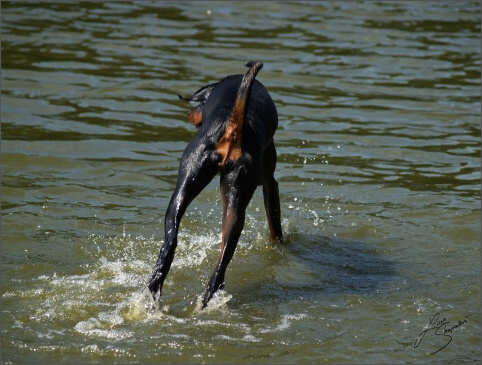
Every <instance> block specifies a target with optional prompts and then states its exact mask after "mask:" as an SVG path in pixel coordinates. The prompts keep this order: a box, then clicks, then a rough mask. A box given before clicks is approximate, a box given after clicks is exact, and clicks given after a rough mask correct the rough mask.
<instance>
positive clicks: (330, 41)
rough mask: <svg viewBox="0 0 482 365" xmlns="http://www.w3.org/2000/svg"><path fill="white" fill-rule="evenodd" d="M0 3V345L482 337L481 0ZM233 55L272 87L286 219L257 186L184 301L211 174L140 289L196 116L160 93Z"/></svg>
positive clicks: (214, 204)
mask: <svg viewBox="0 0 482 365" xmlns="http://www.w3.org/2000/svg"><path fill="white" fill-rule="evenodd" d="M1 22H2V73H1V82H2V99H1V119H2V156H1V157H2V161H1V162H2V198H1V199H2V200H1V203H2V246H1V247H2V279H1V284H2V287H1V291H2V297H1V307H2V317H1V323H2V332H1V333H2V338H1V357H2V358H1V360H2V362H4V363H47V362H48V363H100V362H102V363H354V362H355V363H370V364H372V363H409V362H411V363H444V362H445V363H460V362H476V361H480V360H481V353H480V341H481V330H480V312H481V303H480V283H481V282H480V273H481V270H480V259H481V257H480V237H481V229H480V220H481V215H480V145H481V144H480V56H481V55H480V4H479V3H477V2H441V3H440V2H403V3H402V2H380V3H372V2H368V3H352V2H316V3H314V2H313V3H309V2H308V3H306V2H303V3H300V2H296V3H277V2H262V3H261V2H246V3H245V2H223V3H221V2H192V3H188V2H187V3H182V2H176V3H174V2H168V3H161V2H118V3H117V2H91V3H85V2H84V3H70V2H69V3H53V4H50V3H44V2H42V3H30V4H27V3H12V2H4V3H2V19H1ZM248 60H260V61H263V62H264V64H265V67H264V68H263V70H262V71H261V72H260V74H259V75H258V79H259V80H260V81H261V82H262V83H263V84H264V85H265V86H266V87H267V89H268V90H269V91H270V93H271V95H272V97H273V99H274V100H275V103H276V105H277V107H278V113H279V117H280V121H279V128H278V131H277V133H276V135H275V142H276V145H277V148H278V155H279V158H278V167H277V172H276V178H277V179H278V180H279V183H280V194H281V208H282V219H283V230H284V232H285V237H286V239H285V241H286V242H285V243H284V244H273V243H271V242H269V241H268V239H267V224H266V219H265V213H264V208H263V203H262V197H261V192H260V191H258V192H257V193H256V194H255V197H254V199H253V201H252V202H251V204H250V206H249V209H248V213H247V221H246V225H245V229H244V232H243V234H242V236H241V239H240V242H239V246H238V249H237V251H236V253H235V256H234V259H233V261H232V262H231V264H230V266H229V268H228V271H227V277H226V291H225V292H221V293H220V295H218V296H217V297H216V298H215V299H214V300H213V301H212V302H211V304H210V306H209V307H208V308H207V309H206V310H204V311H200V310H199V307H200V296H201V295H202V294H203V288H204V285H205V283H206V282H207V280H208V278H209V276H210V274H211V272H212V270H213V268H214V264H215V261H216V259H217V256H218V252H219V246H220V235H221V210H222V204H221V198H220V192H219V181H218V179H215V180H214V181H213V182H212V183H211V184H210V185H209V186H208V187H207V188H206V189H205V190H204V191H203V193H202V194H201V195H200V196H199V197H198V198H197V199H196V200H195V201H194V203H193V204H192V205H191V206H190V208H189V210H188V212H187V215H186V217H185V218H184V220H183V222H182V226H181V232H180V237H179V247H178V249H177V251H176V257H175V260H174V263H173V267H172V269H171V272H170V275H169V277H168V280H167V281H166V285H165V289H164V295H163V301H162V303H161V304H160V305H159V306H158V307H156V306H155V305H154V304H153V303H152V302H151V300H150V297H149V295H148V293H147V291H146V281H147V279H148V277H149V275H150V273H151V270H152V267H153V265H154V263H155V260H156V258H157V254H158V251H159V247H160V245H161V244H162V242H163V239H164V237H163V219H164V212H165V209H166V207H167V203H168V201H169V198H170V195H171V193H172V191H173V188H174V185H175V181H176V176H177V168H178V163H179V159H180V156H181V153H182V151H183V149H184V147H185V146H186V144H187V142H188V141H190V140H191V139H192V137H193V136H194V134H195V130H194V128H193V127H192V126H191V125H190V124H189V122H188V121H187V118H186V114H187V112H188V111H189V105H187V104H186V103H184V102H182V101H180V100H178V98H177V95H176V94H177V93H180V94H182V95H185V96H188V95H190V94H191V93H193V92H194V91H196V90H197V89H198V88H200V87H201V86H203V85H205V84H207V83H211V82H215V81H218V80H220V79H221V78H222V77H224V76H225V75H228V74H236V73H243V72H244V71H245V69H244V67H243V63H244V62H246V61H248ZM437 313H440V315H439V316H437ZM443 318H445V321H443ZM430 321H432V322H433V323H434V325H437V326H441V328H440V329H439V333H440V331H443V329H445V330H446V331H448V330H449V329H450V330H451V332H445V333H443V332H442V333H443V334H444V336H440V335H437V333H436V332H435V329H429V328H430V327H432V326H433V325H431V326H430V325H429V323H430ZM446 322H450V323H446ZM459 324H460V326H459ZM454 325H455V326H457V327H455V328H452V327H453V326H454ZM425 329H429V330H428V331H427V332H426V335H425V336H424V337H419V336H420V335H422V333H423V331H424V330H425ZM449 335H450V336H451V342H450V343H449V344H448V345H447V346H446V347H444V348H443V349H441V348H442V347H443V346H444V345H445V344H446V343H447V341H448V337H447V336H449ZM417 337H419V339H420V338H421V339H422V341H421V342H420V343H419V344H418V346H414V345H416V344H415V341H416V339H417ZM440 349H441V350H440ZM438 350H440V351H438ZM436 351H438V352H436ZM433 352H436V353H435V354H433V355H431V353H433Z"/></svg>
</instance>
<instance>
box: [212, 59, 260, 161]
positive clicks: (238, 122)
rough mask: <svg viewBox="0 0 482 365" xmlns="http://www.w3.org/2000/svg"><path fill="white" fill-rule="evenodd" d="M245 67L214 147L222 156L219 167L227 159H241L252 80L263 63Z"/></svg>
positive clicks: (253, 63)
mask: <svg viewBox="0 0 482 365" xmlns="http://www.w3.org/2000/svg"><path fill="white" fill-rule="evenodd" d="M246 67H249V70H248V72H246V74H245V75H244V77H243V79H242V80H241V85H240V86H239V89H238V92H237V94H236V101H235V102H234V108H233V111H232V113H231V116H230V118H229V123H228V126H227V127H226V131H225V133H224V135H223V137H222V138H221V140H220V141H219V143H218V144H217V146H216V149H217V150H218V152H219V153H220V154H221V156H222V161H221V162H220V166H221V167H224V166H225V165H226V162H227V161H228V159H231V160H237V159H238V158H240V157H241V154H242V151H241V140H242V133H243V124H244V119H245V117H246V111H247V109H248V104H249V99H250V97H251V90H252V89H253V84H254V79H255V77H256V75H257V74H258V72H259V70H261V69H262V68H263V63H262V62H254V61H250V62H248V63H246Z"/></svg>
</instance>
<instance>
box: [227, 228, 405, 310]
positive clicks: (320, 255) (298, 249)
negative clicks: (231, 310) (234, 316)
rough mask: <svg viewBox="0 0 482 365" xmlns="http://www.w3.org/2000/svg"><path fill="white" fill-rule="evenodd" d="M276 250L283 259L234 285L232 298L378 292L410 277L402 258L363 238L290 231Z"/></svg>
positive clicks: (391, 288) (255, 299)
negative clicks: (399, 261)
mask: <svg viewBox="0 0 482 365" xmlns="http://www.w3.org/2000/svg"><path fill="white" fill-rule="evenodd" d="M276 251H277V252H278V254H277V259H278V260H279V261H277V262H274V263H271V264H270V265H269V266H264V267H263V268H262V270H270V274H267V275H260V276H259V277H258V278H256V279H255V278H253V277H251V278H250V280H249V281H250V283H248V280H244V283H245V286H244V288H242V289H241V288H240V289H234V288H233V287H231V289H232V290H230V292H231V293H232V294H233V297H234V298H233V299H234V300H233V302H238V299H239V301H241V300H246V299H248V298H239V296H240V295H241V296H244V295H249V294H248V292H250V293H251V295H249V296H250V297H251V298H250V300H249V301H251V302H256V301H258V300H260V301H272V300H275V301H277V302H279V301H283V300H288V301H289V300H293V299H299V298H304V299H310V298H311V299H314V300H316V299H318V298H326V297H330V296H336V295H349V294H359V295H373V294H379V293H384V292H389V291H392V290H394V288H396V287H399V286H401V285H404V284H406V283H407V281H408V280H409V279H408V278H407V277H406V276H405V275H404V274H402V271H403V270H400V268H399V266H398V264H397V262H395V261H394V260H392V259H390V258H389V257H388V256H387V255H386V254H383V252H382V253H381V252H379V251H377V249H376V248H374V247H372V246H370V245H368V244H366V243H364V242H361V241H352V240H344V239H338V238H334V237H327V236H323V235H321V234H312V233H300V232H296V233H290V234H288V235H287V236H286V239H285V242H284V243H282V244H279V245H278V246H277V247H276ZM254 266H257V265H256V264H254ZM252 269H253V268H252ZM259 269H260V268H258V270H259ZM247 270H248V269H244V270H243V271H245V272H247ZM253 279H254V281H252V280H253ZM232 304H235V303H232Z"/></svg>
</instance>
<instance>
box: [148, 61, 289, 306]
mask: <svg viewBox="0 0 482 365" xmlns="http://www.w3.org/2000/svg"><path fill="white" fill-rule="evenodd" d="M246 66H247V67H249V71H248V72H247V73H246V74H245V75H244V76H243V75H231V76H227V77H226V78H224V79H223V80H221V81H220V82H218V83H215V84H211V85H208V86H205V87H203V88H202V89H200V90H198V91H197V92H196V93H195V94H194V95H193V96H192V97H190V98H183V97H181V96H180V95H179V98H181V99H183V100H186V101H189V102H199V103H200V105H199V106H197V107H195V108H194V109H193V110H192V111H191V112H190V113H189V120H190V121H191V123H193V124H194V125H196V128H197V129H198V131H199V133H198V134H197V135H196V137H195V138H194V139H193V140H192V141H191V142H190V143H189V144H188V146H187V147H186V149H185V150H184V153H183V156H182V159H181V163H180V166H179V175H178V180H177V186H176V190H175V191H174V193H173V194H172V197H171V201H170V203H169V206H168V208H167V211H166V218H165V239H164V245H163V246H162V248H161V251H160V253H159V258H158V260H157V263H156V267H155V270H154V273H153V274H152V277H151V279H150V281H149V290H150V291H151V293H152V296H153V298H154V300H156V297H160V295H161V291H162V285H163V283H164V280H165V279H166V276H167V273H168V272H169V268H170V266H171V263H172V260H173V258H174V250H175V249H176V246H177V233H178V230H179V224H180V222H181V218H182V216H183V214H184V212H185V211H186V208H187V207H188V205H189V204H190V203H191V201H192V200H193V199H194V198H195V197H196V196H197V195H198V194H199V193H200V192H201V191H202V190H203V189H204V187H205V186H206V185H207V184H208V183H209V182H210V181H211V180H212V179H213V177H214V176H215V175H216V174H217V173H218V172H220V174H221V194H222V197H223V204H224V208H223V233H222V243H221V254H220V256H219V260H218V263H217V265H216V269H215V270H214V274H213V275H212V277H211V279H210V280H209V283H208V284H207V287H206V292H205V294H204V299H203V302H202V308H205V307H206V305H207V303H208V301H209V300H210V299H211V298H212V296H213V294H214V293H215V292H216V291H217V290H219V289H222V288H224V273H225V271H226V268H227V266H228V264H229V262H230V261H231V258H232V257H233V254H234V250H235V249H236V245H237V243H238V239H239V236H240V235H241V231H242V229H243V226H244V219H245V211H246V207H247V206H248V203H249V202H250V200H251V198H252V196H253V193H254V191H255V190H256V187H257V186H259V185H263V196H264V205H265V208H266V215H267V217H268V223H269V230H270V237H271V239H273V240H274V239H278V240H279V241H282V232H281V222H280V203H279V193H278V183H277V182H276V180H275V179H274V170H275V166H276V149H275V146H274V143H273V135H274V133H275V131H276V128H277V126H278V113H277V111H276V107H275V105H274V102H273V100H272V99H271V96H270V95H269V93H268V91H266V89H265V88H264V86H263V85H262V84H261V83H260V82H259V81H257V80H255V77H256V75H257V73H258V71H259V70H261V68H262V67H263V64H262V63H261V62H248V63H247V64H246Z"/></svg>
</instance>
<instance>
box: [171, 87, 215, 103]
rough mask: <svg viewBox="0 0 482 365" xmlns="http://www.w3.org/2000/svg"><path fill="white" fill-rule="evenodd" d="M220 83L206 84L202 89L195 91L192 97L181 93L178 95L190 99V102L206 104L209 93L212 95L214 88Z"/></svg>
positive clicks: (186, 99)
mask: <svg viewBox="0 0 482 365" xmlns="http://www.w3.org/2000/svg"><path fill="white" fill-rule="evenodd" d="M218 84H219V82H216V83H215V84H210V85H207V86H204V87H202V88H201V89H199V90H198V91H196V92H195V93H194V95H193V96H191V97H190V98H185V97H182V96H181V95H179V94H178V95H177V96H179V99H181V100H185V101H189V102H190V103H201V104H204V103H205V102H206V100H208V98H209V95H211V92H212V91H213V90H214V88H215V87H216V86H217V85H218Z"/></svg>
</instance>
